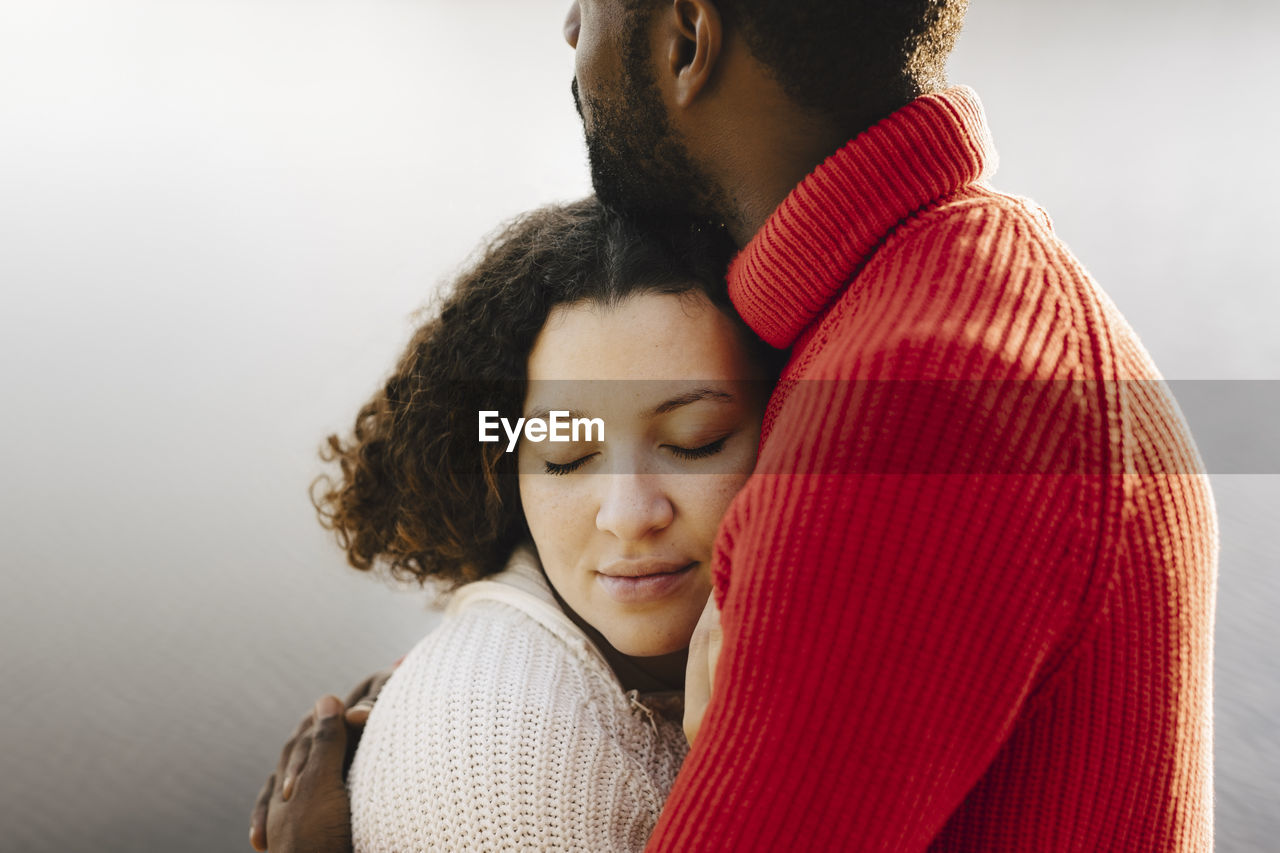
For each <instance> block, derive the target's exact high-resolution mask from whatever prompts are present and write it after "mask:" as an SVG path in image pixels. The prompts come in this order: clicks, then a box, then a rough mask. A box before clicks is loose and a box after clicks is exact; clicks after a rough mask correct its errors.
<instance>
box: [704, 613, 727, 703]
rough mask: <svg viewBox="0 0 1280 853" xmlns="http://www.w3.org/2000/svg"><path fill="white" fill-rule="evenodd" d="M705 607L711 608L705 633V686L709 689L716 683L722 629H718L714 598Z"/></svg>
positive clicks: (722, 642) (718, 616)
mask: <svg viewBox="0 0 1280 853" xmlns="http://www.w3.org/2000/svg"><path fill="white" fill-rule="evenodd" d="M707 606H708V607H710V608H711V613H710V620H709V622H708V624H707V633H706V638H707V686H708V687H710V686H711V685H714V684H715V683H716V664H717V663H719V662H720V647H721V646H723V645H724V629H723V628H722V627H720V608H719V607H716V599H715V596H712V597H711V600H710V601H709V602H708V604H707ZM704 615H706V614H704Z"/></svg>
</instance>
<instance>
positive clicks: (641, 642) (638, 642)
mask: <svg viewBox="0 0 1280 853" xmlns="http://www.w3.org/2000/svg"><path fill="white" fill-rule="evenodd" d="M692 636H693V626H692V625H690V626H689V628H688V630H687V631H683V632H672V633H671V634H669V635H667V636H664V637H655V636H654V632H653V631H652V629H651V628H646V629H642V630H636V631H625V632H623V631H618V632H610V633H606V634H605V639H606V640H608V641H609V645H611V646H613V648H614V649H615V650H617V651H618V652H620V653H621V654H624V655H626V656H627V657H633V658H657V657H664V656H666V655H673V654H677V653H679V652H683V651H686V650H687V649H688V648H689V639H690V638H691V637H692Z"/></svg>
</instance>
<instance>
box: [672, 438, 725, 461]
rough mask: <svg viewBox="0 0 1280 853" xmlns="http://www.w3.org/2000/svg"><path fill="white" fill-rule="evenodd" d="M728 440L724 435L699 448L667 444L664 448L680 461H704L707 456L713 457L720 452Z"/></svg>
mask: <svg viewBox="0 0 1280 853" xmlns="http://www.w3.org/2000/svg"><path fill="white" fill-rule="evenodd" d="M728 440H729V436H727V435H726V436H724V437H723V438H718V439H716V440H715V441H713V442H711V443H710V444H704V445H702V446H701V447H677V446H676V445H674V444H668V445H666V447H667V449H668V450H670V451H671V452H672V454H674V455H675V456H676V457H677V458H680V459H705V458H706V457H708V456H715V455H716V454H717V453H719V452H720V451H721V450H724V443H725V442H726V441H728Z"/></svg>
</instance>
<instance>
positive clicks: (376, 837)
mask: <svg viewBox="0 0 1280 853" xmlns="http://www.w3.org/2000/svg"><path fill="white" fill-rule="evenodd" d="M687 748H688V747H687V744H686V742H685V738H684V733H683V731H682V730H681V728H680V726H679V725H678V724H677V723H674V722H671V721H669V720H666V719H664V718H662V717H661V716H659V715H658V714H656V713H654V712H653V711H651V710H650V709H649V708H648V707H646V706H644V705H643V704H641V703H640V702H639V700H638V699H637V698H636V697H635V696H634V694H626V693H624V692H623V690H622V687H621V685H619V683H618V681H617V679H616V678H615V677H614V675H613V672H612V670H610V669H609V667H608V665H607V664H606V663H605V661H604V659H603V658H602V657H601V656H600V654H599V653H598V652H597V651H596V650H595V647H594V646H592V645H591V643H590V641H589V640H588V639H587V637H586V636H585V635H584V634H583V633H582V632H581V631H580V630H579V629H578V628H577V626H575V625H574V624H573V623H572V622H571V621H570V620H569V619H568V617H567V616H565V615H564V613H563V611H561V610H559V608H558V607H557V605H556V603H555V599H554V598H553V597H552V595H551V593H550V590H549V588H548V587H547V586H546V584H545V581H544V580H543V578H542V575H541V572H540V571H539V569H538V568H537V563H536V558H535V557H533V555H532V553H531V552H529V551H521V552H517V555H516V557H514V558H513V560H512V564H511V566H509V567H508V569H507V570H506V571H505V572H504V573H503V574H501V575H498V576H497V577H495V578H494V579H492V580H488V581H481V582H477V583H473V584H469V585H468V586H466V587H463V588H462V590H460V591H459V592H458V593H457V594H456V596H455V598H454V600H453V601H452V602H451V605H450V608H449V610H448V612H447V614H446V616H445V619H444V622H443V623H442V624H441V625H440V626H439V627H438V628H437V629H436V630H435V631H434V632H432V633H431V634H430V635H428V636H427V637H426V638H425V639H424V640H423V641H422V642H421V643H419V644H418V645H417V646H416V647H415V648H414V649H413V651H412V652H410V653H409V655H408V656H407V657H406V658H405V660H404V662H403V663H402V664H401V665H400V667H399V668H398V669H397V670H396V672H395V675H394V676H393V677H392V678H391V680H390V681H388V682H387V685H386V687H385V688H384V689H383V691H382V693H381V695H380V696H379V697H378V702H377V705H376V706H375V707H374V709H373V712H372V713H371V714H370V717H369V722H368V724H367V725H366V727H365V731H364V734H363V736H362V738H361V740H360V747H359V749H358V750H357V751H356V756H355V759H354V761H353V762H352V766H351V772H350V774H349V776H348V785H349V788H350V793H351V817H352V832H353V836H354V841H355V850H356V851H357V853H396V851H402V853H411V851H428V850H442V851H451V850H485V851H492V850H599V851H637V850H641V849H642V848H643V847H644V844H645V840H646V839H647V838H648V837H649V833H650V832H651V831H652V829H653V825H654V823H655V822H656V821H657V817H658V812H659V810H660V809H661V807H662V802H663V799H664V798H665V797H666V794H667V792H668V791H669V790H670V788H671V783H672V781H673V780H674V779H675V776H676V771H678V770H679V768H680V762H681V760H682V759H683V758H684V754H685V752H686V750H687Z"/></svg>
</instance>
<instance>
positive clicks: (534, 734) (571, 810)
mask: <svg viewBox="0 0 1280 853" xmlns="http://www.w3.org/2000/svg"><path fill="white" fill-rule="evenodd" d="M727 257H728V247H727V244H726V243H725V242H723V241H721V240H720V239H719V238H718V237H717V236H716V235H713V234H707V233H702V232H699V231H697V230H696V229H690V230H688V231H686V232H683V233H681V234H678V235H666V236H665V237H663V238H659V237H656V236H653V235H650V234H646V233H645V232H643V231H642V230H640V229H638V228H637V227H636V226H635V225H634V224H632V223H630V222H629V221H627V220H626V219H624V218H622V217H620V216H618V215H615V214H613V213H610V212H608V211H606V210H605V209H603V208H602V207H601V206H600V205H599V204H598V203H597V202H595V201H594V200H593V199H589V200H586V201H582V202H578V203H576V204H571V205H567V206H564V207H554V208H547V209H544V210H540V211H537V212H534V213H531V214H528V215H526V216H524V217H522V218H520V219H519V220H517V221H516V222H515V223H514V224H512V225H511V226H509V227H508V228H507V230H506V231H505V232H504V233H502V235H501V236H500V237H499V238H498V239H497V240H496V241H494V242H493V243H492V244H491V245H490V246H489V247H488V249H487V251H486V253H485V254H484V256H483V257H482V258H481V259H480V260H479V262H478V263H477V264H476V265H475V267H474V268H473V269H472V270H471V271H470V272H469V273H467V274H466V275H464V276H463V277H462V278H461V280H460V281H459V282H458V283H457V285H456V287H455V289H454V290H453V292H452V293H451V295H450V296H449V297H448V298H447V301H446V302H445V303H444V305H443V307H442V310H441V311H440V313H439V316H438V318H437V319H435V320H433V321H432V322H430V323H429V324H427V325H426V326H424V327H423V328H422V329H421V330H420V331H419V332H418V333H417V334H416V335H415V336H414V338H413V340H412V341H411V343H410V344H409V347H408V349H407V351H406V352H405V354H404V356H403V357H402V359H401V361H400V363H399V365H398V367H397V369H396V371H395V373H394V375H393V376H392V377H391V379H390V380H389V381H388V382H387V383H386V386H385V387H384V389H383V390H382V391H381V392H380V393H378V394H377V395H376V396H375V397H374V398H373V400H371V401H370V402H369V403H368V404H367V405H366V406H365V407H364V408H363V409H362V410H361V411H360V414H359V416H358V417H357V420H356V426H355V432H354V436H353V438H352V439H351V440H348V441H343V440H340V439H338V438H337V437H331V438H330V439H329V448H330V450H331V452H332V455H333V457H334V458H335V459H336V460H337V462H338V463H339V465H340V467H341V476H340V478H339V479H338V480H337V481H336V482H329V483H327V484H326V485H325V488H323V489H322V490H321V493H320V494H319V495H318V496H317V505H318V507H319V508H320V510H321V512H322V514H323V516H324V518H325V519H326V522H327V523H328V525H329V526H331V527H332V528H333V529H334V530H335V531H336V532H337V534H338V538H339V541H340V542H341V544H342V545H343V546H344V547H345V548H346V550H347V554H348V557H349V560H350V562H351V564H352V565H353V566H355V567H357V568H360V569H370V568H373V567H375V566H379V565H381V566H385V567H387V568H388V569H389V570H390V571H391V572H392V573H394V574H396V575H399V576H407V577H412V578H415V579H417V580H419V581H424V582H425V581H435V582H443V583H444V584H446V585H448V586H450V587H452V590H453V591H452V594H451V599H450V602H449V606H448V610H447V613H446V616H445V618H444V621H443V623H442V624H441V625H440V626H439V627H438V628H437V629H436V630H435V631H434V632H432V633H431V634H430V635H428V636H427V637H426V638H425V639H424V640H423V641H422V642H421V643H419V644H418V646H417V647H415V648H414V650H413V651H412V652H410V654H409V655H408V656H407V657H406V659H405V660H404V662H403V664H402V665H401V666H400V667H399V669H398V670H397V671H396V673H395V675H394V676H393V677H392V679H391V680H390V682H389V683H388V684H387V685H386V687H385V688H384V690H383V691H382V693H381V695H380V696H379V698H378V703H377V705H376V707H375V708H374V709H373V712H372V714H371V715H370V717H369V720H368V724H367V726H366V729H365V732H364V735H363V738H362V740H361V742H360V746H359V749H358V751H357V753H356V755H355V758H354V761H353V763H352V766H351V770H350V775H349V789H350V796H351V814H352V831H353V835H354V847H355V849H356V850H358V851H375V850H426V849H462V848H470V849H486V850H488V849H518V848H526V849H582V850H639V849H641V848H642V847H643V846H644V843H645V840H646V839H647V838H648V835H649V833H650V831H651V830H652V828H653V825H654V823H655V822H656V819H657V816H658V813H659V811H660V810H661V807H662V803H663V801H664V799H665V798H666V795H667V792H668V790H669V788H670V786H671V784H672V782H673V781H674V778H675V774H676V772H677V770H678V769H679V766H680V763H681V760H682V759H683V757H684V754H685V751H686V750H687V743H686V741H685V738H684V734H683V732H682V731H681V727H680V719H679V708H678V702H674V703H673V702H672V701H671V699H672V697H673V696H674V697H676V698H678V696H679V691H680V690H681V689H682V687H683V682H684V672H685V661H686V652H687V648H688V645H689V639H690V636H691V634H692V632H693V629H694V626H695V624H696V622H697V620H698V617H699V615H700V613H701V612H702V610H703V608H704V605H705V604H706V601H707V598H708V595H709V594H710V591H711V586H712V579H711V574H710V566H711V555H712V546H713V541H714V538H715V533H716V528H717V525H718V523H719V520H720V518H721V516H722V515H723V513H724V511H725V509H726V508H727V507H728V504H729V502H730V500H731V499H732V498H733V495H734V494H735V493H736V491H737V490H738V488H739V487H740V486H741V485H742V484H743V482H744V481H745V479H746V477H747V476H748V475H749V474H750V472H751V469H752V466H753V464H754V459H755V451H756V445H757V441H758V438H759V428H760V419H761V415H762V411H763V406H764V403H765V400H766V399H767V395H768V392H769V390H770V388H771V386H772V380H773V379H774V377H775V366H776V362H777V360H776V358H774V357H773V354H772V353H771V352H770V351H767V350H766V349H765V348H764V347H763V345H761V344H760V343H758V341H757V340H756V339H755V338H754V336H752V335H751V334H750V333H749V332H748V330H747V329H746V328H745V327H744V326H743V325H742V324H741V323H740V321H738V320H737V318H736V317H735V316H734V314H733V312H732V309H731V308H730V307H729V303H728V299H727V296H726V294H725V292H724V285H723V280H724V266H725V262H726V260H727ZM557 424H559V428H557ZM485 433H487V435H485ZM560 433H563V437H565V438H567V439H568V440H567V441H557V440H552V439H553V438H559V437H561V435H560ZM482 437H483V438H486V439H494V438H496V440H482Z"/></svg>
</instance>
